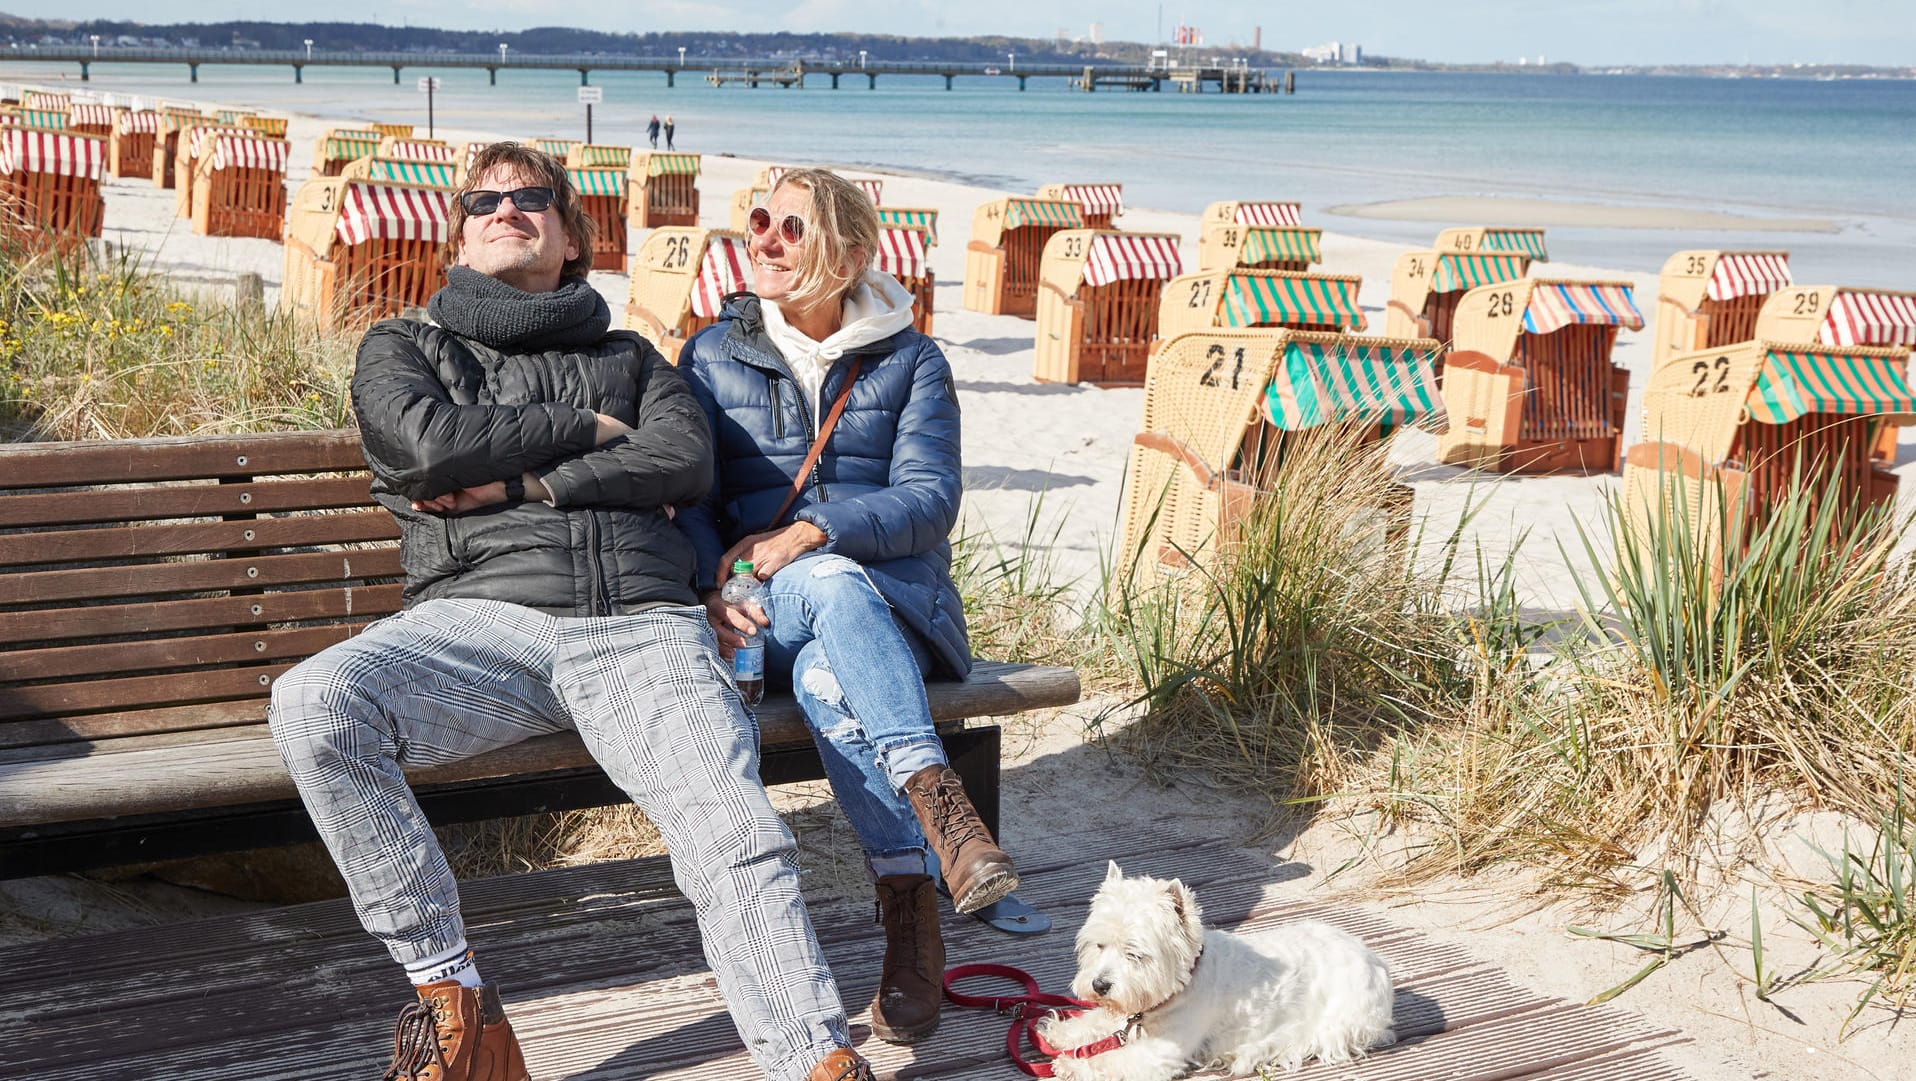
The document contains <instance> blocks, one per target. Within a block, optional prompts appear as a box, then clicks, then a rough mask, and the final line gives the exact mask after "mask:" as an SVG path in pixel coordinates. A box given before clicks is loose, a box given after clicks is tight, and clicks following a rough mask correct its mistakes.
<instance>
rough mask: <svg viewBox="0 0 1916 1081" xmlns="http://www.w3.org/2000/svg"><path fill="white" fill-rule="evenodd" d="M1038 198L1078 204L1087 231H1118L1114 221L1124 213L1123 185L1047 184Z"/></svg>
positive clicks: (1042, 187) (1040, 188) (1039, 190)
mask: <svg viewBox="0 0 1916 1081" xmlns="http://www.w3.org/2000/svg"><path fill="white" fill-rule="evenodd" d="M1038 198H1040V199H1061V200H1063V201H1065V202H1067V203H1076V204H1078V207H1079V209H1080V210H1081V211H1082V213H1083V215H1084V227H1085V228H1086V229H1116V228H1118V227H1117V226H1116V225H1114V224H1112V219H1114V218H1116V217H1117V216H1118V215H1120V214H1122V213H1124V185H1123V184H1045V185H1042V186H1040V187H1039V188H1038Z"/></svg>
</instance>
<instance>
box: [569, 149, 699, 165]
mask: <svg viewBox="0 0 1916 1081" xmlns="http://www.w3.org/2000/svg"><path fill="white" fill-rule="evenodd" d="M692 156H693V157H697V155H696V154H695V155H692ZM565 163H566V164H567V165H570V166H572V167H573V168H590V169H623V168H626V167H627V166H629V165H631V164H632V148H631V147H629V146H610V145H607V144H603V143H580V144H579V145H578V146H575V147H573V148H572V150H571V152H570V153H568V154H567V155H566V159H565Z"/></svg>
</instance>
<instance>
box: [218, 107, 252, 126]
mask: <svg viewBox="0 0 1916 1081" xmlns="http://www.w3.org/2000/svg"><path fill="white" fill-rule="evenodd" d="M258 115H259V114H258V113H256V112H254V111H253V110H251V109H218V110H215V111H214V113H213V116H214V118H215V119H217V120H218V121H219V122H220V123H222V124H231V125H232V126H234V127H236V128H239V127H245V126H246V125H244V124H242V123H241V121H242V120H245V119H246V118H247V117H250V116H258Z"/></svg>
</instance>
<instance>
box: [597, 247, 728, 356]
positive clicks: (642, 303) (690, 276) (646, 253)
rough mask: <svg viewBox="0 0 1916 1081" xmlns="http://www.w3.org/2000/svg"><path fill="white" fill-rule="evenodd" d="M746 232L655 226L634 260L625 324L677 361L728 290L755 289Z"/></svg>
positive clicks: (712, 317) (714, 317) (711, 318)
mask: <svg viewBox="0 0 1916 1081" xmlns="http://www.w3.org/2000/svg"><path fill="white" fill-rule="evenodd" d="M751 267H752V264H751V260H750V259H749V258H747V256H746V254H745V237H744V236H742V235H740V234H739V233H735V232H732V231H730V230H724V229H698V228H690V227H687V226H682V225H674V226H667V227H666V228H663V229H655V230H653V232H652V235H651V236H648V237H646V238H645V243H644V244H642V245H640V246H639V253H638V255H636V256H634V257H633V259H632V285H631V293H630V297H629V299H628V301H627V303H626V306H625V325H626V328H627V329H629V330H636V331H638V332H639V333H640V334H641V335H644V337H645V338H646V340H647V341H650V342H651V343H652V344H653V345H656V346H658V348H659V352H661V353H663V354H665V358H666V359H667V360H670V361H671V362H672V363H674V364H677V363H678V359H679V349H680V348H682V347H683V346H684V345H685V342H686V339H688V338H690V337H691V336H692V335H694V334H696V333H698V332H699V331H701V330H703V329H705V328H706V327H708V326H711V325H712V324H713V323H716V322H718V315H719V310H720V309H721V308H722V307H723V305H724V299H725V296H726V295H727V294H728V293H737V292H744V291H748V290H750V289H751V288H752V269H751Z"/></svg>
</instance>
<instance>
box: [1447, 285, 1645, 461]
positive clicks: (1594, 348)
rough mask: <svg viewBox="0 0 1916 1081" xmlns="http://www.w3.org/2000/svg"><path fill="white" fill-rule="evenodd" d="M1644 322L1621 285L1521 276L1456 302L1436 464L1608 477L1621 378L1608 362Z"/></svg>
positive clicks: (1619, 416) (1619, 436)
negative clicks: (1626, 334)
mask: <svg viewBox="0 0 1916 1081" xmlns="http://www.w3.org/2000/svg"><path fill="white" fill-rule="evenodd" d="M1624 327H1628V328H1629V329H1631V330H1640V329H1642V327H1643V316H1642V314H1641V313H1639V312H1638V311H1637V307H1636V302H1635V301H1634V300H1632V299H1631V297H1630V286H1629V284H1628V283H1626V282H1566V281H1544V280H1541V279H1537V278H1522V279H1519V280H1517V281H1512V282H1505V283H1502V284H1499V285H1485V286H1479V287H1477V288H1475V289H1472V290H1470V291H1469V292H1468V293H1465V294H1464V297H1463V300H1462V301H1460V302H1459V303H1458V305H1457V317H1456V322H1455V324H1454V326H1453V329H1452V341H1453V343H1454V347H1453V350H1452V352H1451V354H1450V356H1449V359H1448V360H1447V361H1446V362H1445V369H1444V372H1445V374H1444V387H1443V392H1444V407H1445V408H1446V409H1447V410H1448V411H1449V413H1450V430H1449V431H1448V432H1447V433H1446V434H1445V435H1444V436H1443V437H1442V438H1440V439H1439V440H1438V442H1437V456H1438V460H1439V461H1443V462H1447V463H1450V464H1453V465H1466V466H1473V467H1476V468H1479V469H1488V470H1493V471H1496V472H1503V473H1557V472H1583V473H1593V472H1594V473H1612V472H1615V471H1616V470H1617V468H1618V466H1619V465H1621V459H1622V451H1623V446H1622V440H1623V420H1624V410H1625V408H1626V400H1627V399H1628V397H1629V388H1630V373H1629V372H1628V371H1627V370H1625V369H1624V368H1622V367H1620V366H1618V365H1616V364H1614V363H1612V362H1611V360H1610V354H1611V351H1612V350H1613V349H1614V348H1615V347H1616V340H1617V332H1618V330H1619V329H1620V328H1624Z"/></svg>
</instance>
